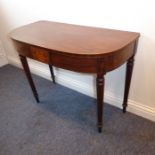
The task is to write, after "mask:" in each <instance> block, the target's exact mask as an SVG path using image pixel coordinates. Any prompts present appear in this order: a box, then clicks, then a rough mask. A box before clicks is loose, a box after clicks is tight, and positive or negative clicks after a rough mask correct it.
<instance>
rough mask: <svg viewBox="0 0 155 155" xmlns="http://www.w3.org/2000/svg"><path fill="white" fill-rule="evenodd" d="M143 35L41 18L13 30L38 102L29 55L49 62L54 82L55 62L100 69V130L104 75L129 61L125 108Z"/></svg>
mask: <svg viewBox="0 0 155 155" xmlns="http://www.w3.org/2000/svg"><path fill="white" fill-rule="evenodd" d="M139 36H140V34H139V33H136V32H128V31H121V30H113V29H105V28H96V27H88V26H79V25H72V24H65V23H58V22H50V21H38V22H35V23H32V24H28V25H25V26H22V27H20V28H17V29H15V30H13V31H12V32H11V33H10V37H11V39H12V40H13V43H14V46H15V48H16V50H17V51H18V53H19V57H20V60H21V63H22V65H23V68H24V71H25V73H26V76H27V78H28V81H29V84H30V86H31V89H32V91H33V94H34V96H35V98H36V101H37V102H39V97H38V94H37V91H36V88H35V85H34V82H33V80H32V77H31V74H30V69H29V66H28V63H27V59H26V58H27V57H29V58H32V59H35V60H38V61H41V62H43V63H46V64H49V68H50V71H51V77H52V79H53V82H54V83H55V77H54V72H53V67H52V66H55V67H60V68H63V69H67V70H71V71H76V72H83V73H96V75H97V77H96V87H97V126H98V130H99V132H101V130H102V125H103V123H102V122H103V120H102V118H103V116H102V115H103V107H104V104H103V97H104V95H103V94H104V75H105V74H106V73H107V72H109V71H112V70H114V69H115V68H117V67H119V66H121V65H122V64H124V63H125V62H127V65H126V81H125V91H124V100H123V112H125V111H126V107H127V99H128V94H129V88H130V82H131V76H132V70H133V64H134V56H135V54H136V49H137V43H138V38H139Z"/></svg>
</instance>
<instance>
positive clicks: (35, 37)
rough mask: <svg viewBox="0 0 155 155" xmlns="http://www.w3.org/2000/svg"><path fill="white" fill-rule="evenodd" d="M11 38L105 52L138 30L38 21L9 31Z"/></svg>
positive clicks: (53, 47) (67, 49)
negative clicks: (129, 30) (130, 30)
mask: <svg viewBox="0 0 155 155" xmlns="http://www.w3.org/2000/svg"><path fill="white" fill-rule="evenodd" d="M10 35H11V38H12V39H14V40H17V41H20V42H24V43H27V44H32V45H36V46H39V47H43V48H47V49H51V50H55V51H60V52H65V53H70V54H80V55H98V54H99V55H102V54H103V55H105V54H108V53H111V52H115V51H118V50H120V49H122V48H123V47H125V46H126V45H128V44H130V43H131V42H132V41H133V40H135V39H136V38H138V37H139V33H136V32H128V31H120V30H113V29H105V28H97V27H88V26H79V25H72V24H65V23H58V22H50V21H38V22H35V23H32V24H29V25H26V26H23V27H20V28H17V29H15V30H14V31H12V32H11V33H10Z"/></svg>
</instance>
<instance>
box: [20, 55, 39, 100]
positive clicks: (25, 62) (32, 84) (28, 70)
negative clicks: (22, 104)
mask: <svg viewBox="0 0 155 155" xmlns="http://www.w3.org/2000/svg"><path fill="white" fill-rule="evenodd" d="M19 57H20V60H21V63H22V66H23V68H24V71H25V74H26V77H27V79H28V82H29V84H30V87H31V89H32V92H33V95H34V97H35V99H36V101H37V102H39V97H38V93H37V90H36V88H35V85H34V82H33V80H32V76H31V73H30V69H29V66H28V63H27V59H26V57H25V56H22V55H19Z"/></svg>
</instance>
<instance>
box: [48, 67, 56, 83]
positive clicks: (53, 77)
mask: <svg viewBox="0 0 155 155" xmlns="http://www.w3.org/2000/svg"><path fill="white" fill-rule="evenodd" d="M49 68H50V72H51V78H52V80H53V83H54V84H55V76H54V71H53V67H52V65H49Z"/></svg>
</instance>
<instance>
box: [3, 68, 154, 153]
mask: <svg viewBox="0 0 155 155" xmlns="http://www.w3.org/2000/svg"><path fill="white" fill-rule="evenodd" d="M33 78H34V81H35V84H36V87H37V90H38V93H39V96H40V100H41V103H40V104H37V103H36V102H35V99H34V97H33V95H32V92H31V90H30V88H29V85H28V83H27V80H26V78H25V75H24V72H23V71H22V70H21V69H18V68H15V67H13V66H10V65H7V66H4V67H2V68H0V155H102V154H103V155H104V154H105V155H154V154H155V123H154V122H151V121H148V120H146V119H143V118H141V117H138V116H136V115H133V114H131V113H129V112H127V113H126V114H123V113H122V111H121V110H120V109H118V108H115V107H112V106H110V105H107V104H106V105H105V113H104V129H103V132H102V133H101V134H99V133H98V132H97V128H96V101H95V99H93V98H90V97H88V96H85V95H83V94H80V93H78V92H76V91H73V90H71V89H68V88H66V87H63V86H61V85H58V84H56V85H54V84H53V83H52V82H51V81H48V80H45V79H43V78H40V77H38V76H35V75H34V76H33Z"/></svg>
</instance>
